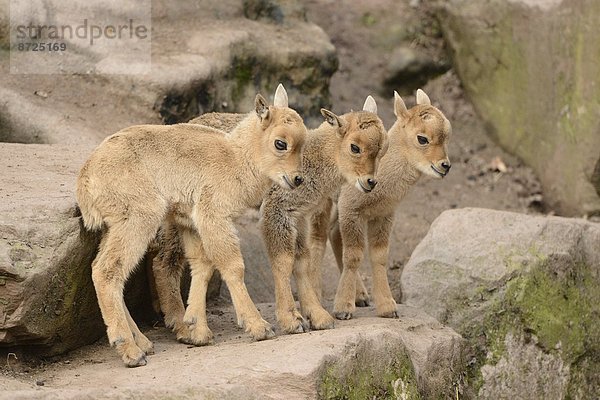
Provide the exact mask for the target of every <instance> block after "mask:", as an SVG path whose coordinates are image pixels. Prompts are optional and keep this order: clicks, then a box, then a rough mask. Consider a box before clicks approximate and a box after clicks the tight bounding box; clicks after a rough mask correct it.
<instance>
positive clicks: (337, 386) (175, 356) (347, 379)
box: [0, 304, 465, 400]
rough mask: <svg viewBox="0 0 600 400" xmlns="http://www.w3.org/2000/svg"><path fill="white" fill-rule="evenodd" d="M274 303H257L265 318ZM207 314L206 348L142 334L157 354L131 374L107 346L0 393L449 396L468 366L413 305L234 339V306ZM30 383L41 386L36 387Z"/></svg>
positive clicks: (448, 335)
mask: <svg viewBox="0 0 600 400" xmlns="http://www.w3.org/2000/svg"><path fill="white" fill-rule="evenodd" d="M274 308H275V307H274V305H272V304H260V305H259V309H260V310H261V312H262V313H263V315H264V316H265V318H266V319H267V320H268V321H270V322H273V320H274V318H275V317H274ZM212 311H213V312H211V313H210V314H209V325H210V326H211V329H213V332H214V333H215V337H216V340H215V342H216V343H215V344H214V345H211V346H206V347H195V348H194V347H190V346H185V345H182V344H180V343H177V342H175V341H174V340H173V339H172V334H171V332H168V331H167V330H166V329H164V328H160V329H152V330H150V331H149V332H145V333H146V334H147V335H148V336H149V338H150V339H151V340H153V341H154V344H155V349H156V354H155V355H151V356H150V357H149V359H148V365H146V366H145V367H143V368H138V369H136V370H135V371H134V372H133V374H134V376H135V379H132V374H131V373H130V372H129V371H130V370H129V371H128V370H127V369H126V368H125V367H124V366H123V365H122V362H121V360H120V359H119V357H118V356H117V355H116V354H115V351H114V349H111V348H110V347H109V346H108V344H104V343H103V344H102V345H100V346H98V345H96V346H92V347H90V348H84V349H82V350H81V356H80V357H78V359H77V360H73V361H72V362H71V363H70V364H69V365H64V364H63V365H61V363H57V364H55V365H53V366H51V367H50V368H48V369H47V370H45V371H44V370H42V371H39V372H36V371H34V372H33V373H31V374H29V375H28V376H26V377H25V379H21V380H23V381H26V382H27V383H28V387H23V383H20V384H16V383H13V384H10V382H9V385H8V388H10V391H2V392H0V399H11V400H16V399H30V398H31V399H33V398H35V399H53V398H61V399H75V398H90V399H97V398H103V399H118V398H123V396H126V397H131V398H165V397H173V396H175V397H177V398H181V399H192V398H193V399H198V398H201V399H203V398H206V399H209V398H219V399H238V398H251V399H273V398H276V399H307V398H317V397H318V395H319V397H320V398H343V395H344V394H345V395H347V396H348V397H347V398H357V399H359V398H360V399H362V398H373V396H377V397H378V398H381V397H384V396H385V398H407V399H417V398H453V397H452V396H453V394H454V391H455V390H454V387H453V384H455V383H457V382H459V381H460V376H461V374H462V372H463V371H464V366H465V363H464V362H463V354H462V353H463V340H462V339H461V337H460V336H459V335H458V334H457V333H456V332H454V331H453V330H452V329H450V328H447V327H443V326H441V325H440V324H439V323H438V322H437V321H435V320H433V319H432V318H431V317H429V316H427V315H425V314H423V313H422V312H419V311H418V310H416V309H414V308H411V307H406V306H400V307H399V313H400V316H401V319H400V320H391V319H383V318H373V317H366V315H368V313H372V312H373V310H372V309H371V310H359V311H358V314H357V315H358V318H355V319H353V320H350V321H343V322H341V321H340V322H339V323H337V325H338V326H337V327H336V329H332V330H327V331H315V332H310V333H306V334H298V335H284V336H280V337H277V338H275V339H272V340H266V341H262V342H249V338H248V337H247V335H245V334H243V336H241V337H240V336H239V335H240V334H241V332H242V331H241V330H240V329H239V328H237V327H235V324H234V323H233V320H234V319H235V313H234V311H233V309H232V307H230V306H228V307H225V308H219V309H218V310H215V309H212ZM215 311H216V312H215ZM174 365H176V366H177V371H176V373H174V372H173V371H174V369H173V367H174ZM90 376H93V377H94V379H93V380H89V379H87V378H85V377H90ZM36 381H43V382H44V387H43V388H39V387H35V382H36ZM0 382H2V381H0ZM350 383H351V384H352V386H348V385H349V384H350Z"/></svg>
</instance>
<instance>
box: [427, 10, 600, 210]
mask: <svg viewBox="0 0 600 400" xmlns="http://www.w3.org/2000/svg"><path fill="white" fill-rule="evenodd" d="M436 4H439V5H438V7H437V14H438V18H439V20H440V22H441V26H442V30H443V32H444V36H445V37H446V39H447V41H448V43H449V45H450V47H451V49H452V51H453V55H454V64H455V66H456V69H457V71H458V74H459V76H460V78H461V81H462V83H463V85H464V87H465V89H466V92H467V94H468V95H469V97H470V98H471V100H472V101H473V104H474V105H475V107H476V109H477V111H478V113H479V114H480V115H481V116H482V117H483V119H484V120H485V121H486V123H487V124H488V127H489V131H490V132H491V133H492V135H493V136H494V137H495V138H496V139H497V140H498V141H499V143H500V144H501V145H502V146H503V147H505V148H506V149H507V150H508V151H510V152H511V153H513V154H516V155H517V156H519V157H521V158H522V159H523V160H524V161H525V162H527V163H528V164H529V165H531V166H532V167H533V168H534V169H535V170H536V172H537V173H538V175H539V177H540V180H541V182H542V184H543V186H544V196H545V198H546V199H548V203H549V206H550V207H551V208H553V209H557V210H559V211H560V212H561V213H562V214H565V215H582V214H590V215H591V214H594V213H599V212H600V194H599V192H600V184H599V182H600V178H599V176H600V175H599V174H600V172H598V169H595V166H596V165H597V163H598V162H599V161H600V157H599V155H598V148H600V134H599V132H598V129H599V128H598V127H599V126H600V87H599V86H598V85H594V84H591V82H594V81H595V80H596V78H597V77H598V76H599V75H600V65H599V64H598V63H596V62H595V60H596V55H597V54H599V53H600V25H599V24H598V20H597V15H598V14H599V13H600V3H599V2H597V1H594V0H583V1H578V0H562V1H561V0H544V1H542V0H510V1H508V0H491V1H487V2H474V1H469V0H450V1H446V2H437V3H436Z"/></svg>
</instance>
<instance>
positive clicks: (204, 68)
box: [0, 0, 337, 145]
mask: <svg viewBox="0 0 600 400" xmlns="http://www.w3.org/2000/svg"><path fill="white" fill-rule="evenodd" d="M271 3H272V4H277V5H278V6H277V7H280V8H281V9H282V10H284V14H285V15H286V21H287V22H286V23H284V24H282V25H277V24H272V23H268V22H265V21H263V20H262V19H261V20H258V21H255V20H250V19H247V18H244V17H243V6H244V5H243V2H242V1H240V0H226V1H221V2H218V3H214V2H210V1H200V2H198V1H191V0H178V1H176V2H166V1H155V2H153V4H152V16H153V18H152V32H153V37H152V52H153V54H152V64H151V71H150V72H149V73H134V72H135V71H133V70H132V71H131V74H130V75H118V74H114V75H110V74H107V75H95V74H94V73H95V72H102V71H104V70H110V69H111V68H113V67H114V68H121V67H122V66H123V65H124V63H123V61H122V60H120V59H118V60H113V59H112V58H110V57H107V54H108V55H110V50H111V49H110V47H108V48H107V47H105V46H91V48H90V49H83V50H80V49H79V47H78V46H75V45H73V43H71V42H69V41H68V40H67V42H68V44H69V45H70V47H69V51H68V52H66V53H65V57H63V58H65V59H66V58H68V59H69V60H71V64H68V63H67V61H64V62H63V64H68V66H69V67H70V68H74V69H75V70H76V72H78V73H77V74H63V75H61V74H56V75H53V77H54V78H53V79H48V78H47V76H43V75H28V79H26V80H24V79H22V76H23V75H18V74H9V73H8V72H9V65H12V66H13V67H14V68H17V69H18V68H24V70H22V71H20V72H31V71H29V70H28V69H27V68H32V67H33V66H32V64H31V63H24V62H23V63H20V62H19V60H20V58H19V57H24V55H22V54H17V53H18V52H14V51H13V52H12V53H11V56H12V58H11V63H9V62H8V56H9V52H4V53H2V56H0V59H1V60H3V61H4V62H2V63H0V70H1V71H2V73H1V74H0V92H1V93H2V94H3V96H4V97H7V98H9V99H11V100H10V101H6V102H3V103H2V104H0V140H2V141H10V142H26V143H32V142H33V143H57V144H60V143H63V144H65V143H73V144H85V145H89V144H98V143H99V142H100V141H101V140H102V139H103V138H104V137H106V136H108V135H109V134H112V133H114V132H116V131H118V130H119V129H122V128H124V127H127V126H130V125H134V124H140V123H160V122H161V121H162V122H165V123H169V124H171V123H177V122H185V121H188V120H189V119H191V118H192V117H194V116H196V115H199V114H201V113H204V112H209V111H229V112H247V111H249V110H251V109H252V107H253V104H254V103H253V101H254V96H255V94H256V92H261V93H262V94H263V95H265V96H267V97H268V96H269V95H272V94H273V93H274V91H275V88H276V86H277V84H278V83H279V82H282V83H283V84H284V85H285V86H286V88H287V92H288V95H289V98H290V104H291V105H292V106H293V107H294V108H295V109H297V110H298V111H299V113H300V114H301V115H302V116H303V117H306V118H311V117H315V116H320V114H319V110H320V108H321V107H328V106H330V104H329V93H328V85H329V78H330V76H331V75H332V74H333V72H334V71H335V69H336V68H337V58H336V56H335V48H334V47H333V45H332V44H331V42H330V41H329V38H328V37H327V35H326V34H325V33H324V32H323V30H322V29H321V28H319V27H317V26H316V25H314V24H311V23H308V22H306V21H305V20H304V19H303V18H302V17H301V16H300V15H297V13H295V12H292V11H286V10H288V9H289V10H292V9H294V7H295V6H294V4H296V6H298V7H300V6H299V3H296V2H294V1H291V0H286V1H284V0H282V1H281V2H276V1H272V2H270V3H269V4H271ZM35 4H36V5H38V6H39V7H42V10H41V11H40V12H38V13H37V14H36V17H35V18H36V19H35V23H36V24H45V25H50V24H57V23H60V24H62V25H65V24H66V25H72V26H77V25H78V24H80V23H81V20H83V18H84V17H86V16H87V17H89V15H96V12H95V9H94V8H93V5H81V4H79V3H78V6H77V7H75V9H74V10H72V8H73V7H65V2H59V1H56V0H53V1H45V2H40V1H37V2H36V3H35ZM86 4H87V3H86ZM120 6H121V8H120V10H121V11H118V10H115V11H113V14H111V15H110V16H108V17H110V18H108V17H107V18H108V19H109V20H113V19H114V20H121V19H123V20H127V14H126V13H127V12H129V11H127V10H134V9H137V8H138V5H137V3H136V2H133V1H131V0H127V1H126V2H125V3H124V4H121V3H120ZM31 7H33V6H31ZM65 8H67V10H66V11H65ZM6 10H8V8H6ZM103 12H104V11H103ZM0 14H1V15H0V21H4V20H7V19H8V18H7V16H6V14H4V13H2V12H0ZM102 15H104V14H102ZM17 16H18V15H17ZM17 16H14V18H17ZM23 18H25V17H23ZM32 18H33V17H32ZM44 18H46V19H47V18H51V21H48V20H46V19H44ZM98 18H100V16H98ZM28 22H30V21H27V23H28ZM288 22H289V23H288ZM0 33H1V32H0ZM1 40H2V39H1V37H0V41H1ZM88 50H89V51H88ZM21 53H23V52H21ZM105 56H106V57H105ZM2 57H4V58H2ZM69 57H70V58H69ZM102 57H104V58H102ZM99 59H101V60H102V61H101V62H100V61H98V60H99ZM111 63H112V64H111ZM63 64H61V68H62V67H64V65H63ZM125 65H134V64H133V63H128V64H125ZM65 68H66V67H65ZM35 72H36V73H39V72H40V71H35ZM44 72H45V73H50V72H51V71H50V70H44ZM40 91H42V92H45V93H47V97H46V98H41V97H40V96H37V95H36V94H35V93H36V92H38V93H39V92H40ZM13 100H15V101H13Z"/></svg>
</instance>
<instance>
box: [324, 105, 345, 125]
mask: <svg viewBox="0 0 600 400" xmlns="http://www.w3.org/2000/svg"><path fill="white" fill-rule="evenodd" d="M321 115H322V116H323V117H324V118H325V121H327V123H328V124H329V125H331V126H337V127H339V126H341V125H342V124H341V122H340V117H338V116H337V115H335V114H334V113H332V112H331V111H329V110H327V109H325V108H321Z"/></svg>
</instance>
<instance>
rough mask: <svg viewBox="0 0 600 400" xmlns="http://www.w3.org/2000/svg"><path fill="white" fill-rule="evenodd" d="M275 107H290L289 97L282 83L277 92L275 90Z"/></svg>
mask: <svg viewBox="0 0 600 400" xmlns="http://www.w3.org/2000/svg"><path fill="white" fill-rule="evenodd" d="M273 105H274V106H275V107H280V108H284V107H288V95H287V92H286V91H285V88H284V87H283V85H282V84H281V83H280V84H279V86H277V90H275V97H274V99H273Z"/></svg>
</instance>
